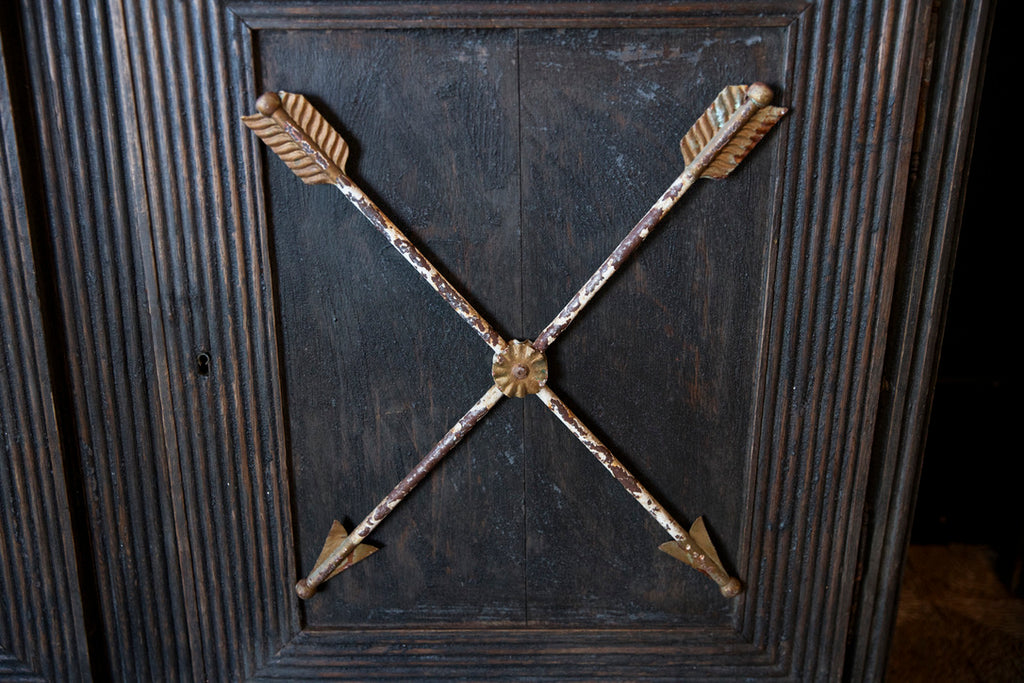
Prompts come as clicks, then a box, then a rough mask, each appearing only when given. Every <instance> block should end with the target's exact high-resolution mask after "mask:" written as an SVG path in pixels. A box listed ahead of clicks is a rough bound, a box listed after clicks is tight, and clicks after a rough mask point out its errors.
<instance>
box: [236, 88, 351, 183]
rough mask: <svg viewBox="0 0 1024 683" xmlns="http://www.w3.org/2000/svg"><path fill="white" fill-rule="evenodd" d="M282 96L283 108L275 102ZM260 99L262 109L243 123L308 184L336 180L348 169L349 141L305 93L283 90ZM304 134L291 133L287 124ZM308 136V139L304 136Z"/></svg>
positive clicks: (246, 117) (259, 103)
mask: <svg viewBox="0 0 1024 683" xmlns="http://www.w3.org/2000/svg"><path fill="white" fill-rule="evenodd" d="M277 98H279V100H278V101H279V102H280V107H279V109H278V108H277V107H275V106H274V104H275V100H277ZM260 100H261V101H268V102H270V105H269V106H268V105H263V104H262V102H258V103H257V106H258V108H259V109H260V112H261V113H258V114H252V115H250V116H243V117H242V123H244V124H245V125H246V126H248V127H249V128H250V129H251V130H252V132H254V133H256V135H258V136H259V137H260V139H262V140H263V142H264V143H266V145H267V146H268V147H270V149H271V150H273V152H274V153H275V154H277V156H279V157H281V160H282V161H284V163H286V164H288V168H290V169H291V170H292V171H293V172H294V173H295V175H297V176H299V178H301V179H302V182H304V183H306V184H307V185H322V184H328V185H330V184H333V183H334V181H335V178H337V176H338V174H340V173H344V172H345V162H346V161H348V144H347V143H346V142H345V139H344V138H342V137H341V135H339V134H338V132H337V131H336V130H334V128H332V127H331V125H330V124H329V123H327V121H326V119H324V117H323V116H321V115H320V112H318V111H317V110H316V107H314V106H313V105H312V104H310V103H309V100H307V99H306V98H305V97H303V96H302V95H296V94H295V93H290V92H283V91H282V92H279V93H277V96H276V97H275V96H274V95H273V93H269V94H268V95H264V96H263V97H261V98H260ZM286 123H289V124H291V125H292V126H294V128H295V131H296V132H297V133H299V134H300V136H299V139H296V135H295V134H292V133H289V132H288V130H287V129H286V126H285V124H286ZM302 137H305V140H302Z"/></svg>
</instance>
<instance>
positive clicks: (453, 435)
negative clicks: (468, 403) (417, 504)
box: [295, 386, 504, 599]
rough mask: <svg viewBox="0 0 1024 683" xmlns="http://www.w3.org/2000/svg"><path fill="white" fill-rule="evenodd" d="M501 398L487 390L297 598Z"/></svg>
mask: <svg viewBox="0 0 1024 683" xmlns="http://www.w3.org/2000/svg"><path fill="white" fill-rule="evenodd" d="M503 396H504V394H502V393H501V390H500V389H498V387H496V386H492V387H491V388H490V389H488V390H487V393H485V394H484V395H483V396H482V397H481V398H480V400H479V401H477V402H476V404H474V405H473V407H472V408H470V409H469V411H468V412H467V413H466V414H465V415H463V416H462V418H461V419H459V421H458V422H456V423H455V425H454V426H453V427H452V428H451V429H449V430H448V433H447V434H445V435H444V436H443V437H442V438H441V440H440V441H438V442H437V443H436V444H435V445H434V447H433V448H431V449H430V452H429V453H427V454H426V455H425V456H424V457H423V459H422V460H420V461H419V463H417V465H416V466H415V467H414V468H412V470H411V471H410V472H409V474H407V475H405V478H404V479H402V481H400V482H399V483H398V484H397V485H396V486H395V488H393V489H392V490H391V493H389V494H388V495H387V496H385V497H384V499H383V500H381V501H380V503H378V504H377V507H375V508H374V509H373V511H372V512H370V514H368V515H367V516H366V518H365V519H364V520H363V521H362V522H360V523H359V526H357V527H356V528H355V529H353V530H352V533H351V534H349V535H348V538H346V539H345V541H344V542H343V543H342V544H341V545H339V546H338V547H337V548H335V549H334V551H333V552H332V553H331V554H330V555H328V556H327V557H325V558H324V560H323V561H322V562H320V563H319V564H317V566H316V567H314V568H313V570H312V571H310V572H309V574H308V575H307V576H306V578H304V579H302V580H301V581H299V582H298V583H297V584H296V585H295V592H296V593H298V595H299V597H300V598H303V599H306V598H310V597H312V595H313V593H315V592H316V589H317V586H319V585H320V584H321V583H323V582H324V581H326V580H327V578H328V577H330V575H331V574H332V573H333V572H334V570H335V569H337V568H338V566H339V565H340V564H341V563H342V562H344V560H345V558H346V557H348V555H349V554H350V553H352V551H353V550H355V548H356V546H358V545H359V544H360V543H362V542H363V541H364V540H366V537H367V536H369V535H370V533H371V532H373V530H374V529H376V528H377V525H378V524H380V523H381V522H382V521H384V518H386V517H387V516H388V515H389V514H391V511H392V510H394V509H395V508H396V507H398V504H399V503H401V502H402V501H403V500H405V497H406V496H408V495H409V493H410V492H411V491H412V490H413V489H414V488H416V486H417V485H418V484H419V483H420V482H421V481H423V479H424V477H426V476H427V475H428V474H429V473H430V471H431V470H432V469H434V467H435V466H436V465H437V464H438V463H439V462H441V460H442V459H443V458H444V456H446V455H447V454H448V453H449V452H450V451H451V450H452V449H453V448H455V446H456V444H458V443H459V441H461V440H462V437H464V436H465V435H466V434H467V433H468V432H469V431H470V430H471V429H473V427H474V426H476V423H477V422H479V421H480V420H481V419H483V417H484V415H486V414H487V413H488V412H490V410H491V408H493V407H494V406H495V405H497V403H498V401H500V400H501V398H502V397H503Z"/></svg>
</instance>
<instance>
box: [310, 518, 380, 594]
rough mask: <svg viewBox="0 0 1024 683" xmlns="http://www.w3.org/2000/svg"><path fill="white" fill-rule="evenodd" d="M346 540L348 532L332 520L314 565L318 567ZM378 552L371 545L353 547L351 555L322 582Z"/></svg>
mask: <svg viewBox="0 0 1024 683" xmlns="http://www.w3.org/2000/svg"><path fill="white" fill-rule="evenodd" d="M346 538H348V532H347V531H345V527H344V526H342V524H341V522H339V521H338V520H334V524H332V525H331V530H330V531H329V532H328V533H327V542H326V543H324V549H323V550H321V551H320V557H318V558H316V565H317V566H318V565H320V564H321V563H322V562H324V561H325V560H326V559H327V558H328V557H330V556H331V554H332V553H333V552H334V551H335V549H337V548H338V547H339V546H341V544H342V543H344V542H345V539H346ZM378 550H379V548H375V547H373V546H372V545H364V544H362V543H360V544H359V545H357V546H356V547H355V549H354V550H353V551H352V552H351V553H349V554H348V556H347V557H345V559H344V560H342V562H341V564H339V565H338V567H337V569H335V570H334V571H333V572H331V573H330V574H329V575H328V576H327V578H325V579H324V581H326V580H327V579H329V578H331V577H332V576H337V575H338V574H340V573H341V572H343V571H345V570H346V569H348V568H349V567H351V566H352V565H354V564H355V563H356V562H359V561H361V560H365V559H366V558H367V557H369V556H370V555H372V554H374V553H375V552H377V551H378Z"/></svg>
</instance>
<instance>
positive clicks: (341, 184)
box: [334, 173, 506, 353]
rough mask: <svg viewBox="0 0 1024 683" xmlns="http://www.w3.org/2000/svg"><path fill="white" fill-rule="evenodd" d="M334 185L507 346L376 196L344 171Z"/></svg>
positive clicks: (483, 334) (479, 327)
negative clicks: (369, 193) (376, 201)
mask: <svg viewBox="0 0 1024 683" xmlns="http://www.w3.org/2000/svg"><path fill="white" fill-rule="evenodd" d="M334 186H335V187H337V188H338V189H339V190H341V193H342V194H344V195H345V198H346V199H348V200H349V201H350V202H351V203H352V204H353V206H355V207H356V209H358V210H359V213H361V214H363V216H365V217H366V219H367V220H368V221H370V223H371V224H372V225H373V227H375V228H377V230H378V231H379V232H380V233H381V234H382V235H384V237H385V239H387V241H388V242H389V243H390V244H391V246H393V247H394V248H395V249H396V250H397V251H398V253H399V254H401V255H402V257H403V258H405V260H406V261H408V262H409V264H410V265H411V266H412V267H413V268H414V269H415V270H416V272H417V273H419V274H420V277H422V278H423V279H424V280H426V281H427V284H429V285H430V286H431V288H433V290H434V291H435V292H437V293H438V294H440V295H441V298H442V299H444V300H445V301H446V302H448V305H449V306H451V307H452V308H453V309H454V310H455V312H456V313H457V314H458V315H459V317H460V318H462V319H463V320H465V321H466V322H467V323H468V324H469V326H470V327H472V328H473V330H474V331H475V332H476V333H477V334H478V335H480V338H481V339H483V340H484V342H485V343H486V344H487V345H488V346H489V347H491V349H492V350H493V351H494V352H495V353H500V352H501V351H503V350H504V349H505V346H506V343H505V340H504V339H502V337H501V335H500V334H498V332H497V330H495V329H494V326H492V325H491V324H490V323H489V322H487V320H485V319H484V317H483V316H482V315H480V313H479V312H478V311H477V310H476V309H475V308H474V307H473V305H472V304H470V303H469V301H467V300H466V297H464V296H462V294H461V293H460V292H459V291H458V290H457V289H455V287H453V286H452V284H451V283H450V282H448V280H447V278H445V276H444V275H442V274H441V273H440V271H438V270H437V268H435V267H434V264H432V263H431V262H430V261H429V260H428V259H427V257H426V256H424V255H423V253H422V252H420V250H419V249H417V248H416V245H414V244H413V243H412V241H410V240H409V238H408V237H406V236H405V235H404V234H403V233H402V231H401V230H399V229H398V227H397V226H396V225H395V224H394V223H393V222H392V221H391V219H390V218H388V217H387V215H386V214H385V213H384V212H383V211H381V209H380V208H379V207H378V206H377V205H376V204H374V203H373V200H371V199H370V198H369V197H368V196H367V195H366V193H365V192H363V191H362V189H360V188H359V186H358V185H356V184H355V183H354V182H352V179H351V178H349V177H348V176H347V175H345V174H344V173H342V174H340V175H339V176H338V177H337V178H336V179H335V180H334Z"/></svg>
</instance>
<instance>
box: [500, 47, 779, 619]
mask: <svg viewBox="0 0 1024 683" xmlns="http://www.w3.org/2000/svg"><path fill="white" fill-rule="evenodd" d="M786 47H787V46H786V32H785V30H783V29H779V30H766V29H751V28H744V29H740V28H737V29H703V30H701V29H694V30H686V31H680V30H637V29H631V30H601V31H583V30H580V31H567V32H550V31H527V32H524V33H523V34H522V37H521V44H520V50H519V51H520V59H521V66H520V68H521V73H522V76H521V89H522V95H521V101H522V103H523V143H522V150H523V151H522V154H523V176H524V180H523V197H524V199H523V203H524V207H523V225H524V230H525V234H524V244H529V245H536V246H535V247H534V248H532V249H530V250H528V251H527V252H526V253H525V254H524V258H525V266H524V269H525V282H526V285H525V286H524V292H523V298H524V302H525V306H526V313H525V315H526V318H527V320H528V327H529V328H530V329H531V330H532V331H537V330H540V329H541V328H542V327H543V326H544V325H545V324H546V323H547V322H548V321H549V320H550V319H551V318H552V317H554V316H555V315H556V314H557V312H558V311H559V310H560V309H561V307H562V305H563V304H564V303H565V302H566V301H567V300H568V299H569V297H570V296H571V295H572V294H573V293H574V292H575V291H576V290H577V288H578V287H579V286H580V285H581V284H582V283H583V282H584V281H585V280H586V278H587V277H588V276H589V275H590V273H591V272H593V270H594V269H595V268H596V267H597V266H598V265H599V264H600V263H601V261H602V260H603V259H604V258H605V257H606V256H607V255H608V254H609V253H610V252H611V251H612V249H614V247H615V246H616V245H617V244H618V242H619V240H620V239H621V238H622V237H623V236H624V235H625V234H626V232H627V231H628V230H629V228H631V227H632V226H633V224H634V223H635V222H636V221H637V220H638V219H639V218H640V217H641V216H642V215H643V214H644V213H645V212H646V211H647V209H648V207H649V206H650V205H651V204H653V203H654V201H655V200H656V199H657V198H658V197H659V195H660V194H661V192H662V191H663V190H664V189H665V188H666V187H667V186H668V185H669V183H671V181H672V180H674V179H675V177H676V176H677V175H678V174H679V173H680V172H682V169H683V166H684V162H683V160H682V156H681V154H680V152H679V139H680V138H681V137H682V136H683V135H684V134H685V133H686V131H687V130H688V129H689V127H690V125H692V123H693V122H694V121H695V120H696V119H697V118H698V117H699V116H700V115H701V114H702V113H703V110H704V109H705V108H706V107H707V106H708V104H710V103H711V102H712V101H713V100H714V98H715V97H716V96H717V94H718V92H719V90H720V89H721V88H722V87H723V86H724V85H727V84H732V83H747V82H750V81H751V80H753V79H754V78H755V76H753V74H757V75H756V78H757V79H763V80H766V81H768V82H770V83H773V84H776V87H778V85H779V84H781V83H782V82H783V80H784V76H785V69H784V65H785V62H786ZM778 96H779V98H780V101H781V102H783V103H785V102H786V98H787V96H788V95H787V93H786V92H785V91H783V92H781V93H779V95H778ZM785 126H786V123H783V124H780V127H779V128H778V129H777V130H776V131H773V133H772V137H771V139H769V140H768V141H766V142H765V143H764V145H763V147H762V148H761V149H759V150H758V151H757V152H756V153H755V155H754V156H753V157H752V158H750V159H749V160H747V161H745V162H744V163H743V165H742V166H741V168H740V170H739V171H737V172H736V173H735V174H733V175H732V176H730V178H729V179H727V180H723V181H714V182H703V183H699V184H697V185H696V186H695V187H694V189H693V190H692V191H691V193H689V194H688V195H686V196H685V197H684V198H683V200H682V201H681V202H680V205H679V206H677V207H676V209H675V210H674V212H673V213H672V214H670V216H669V217H668V218H667V219H666V220H665V221H663V223H662V224H661V225H660V226H659V227H658V229H657V232H655V233H654V234H653V235H652V236H651V237H650V238H649V239H648V240H647V242H645V244H644V246H643V247H642V249H641V251H640V252H638V253H637V254H636V255H635V256H634V257H633V259H632V260H631V261H630V262H629V263H628V264H627V266H626V267H625V268H624V269H623V270H622V271H621V272H620V273H619V274H618V275H617V276H616V279H615V280H614V281H612V282H611V283H610V284H609V285H608V287H607V288H606V289H605V290H603V291H602V293H601V294H600V295H599V296H598V297H597V298H596V299H595V300H594V301H593V302H592V303H591V304H590V306H589V308H588V309H587V310H586V311H585V313H584V314H583V315H582V316H581V318H580V319H579V320H577V322H576V323H574V326H573V327H572V328H570V329H569V331H567V332H566V334H565V335H564V336H563V337H561V338H560V340H559V341H558V342H556V344H555V345H554V346H553V347H552V348H551V351H550V353H549V358H550V360H551V367H552V384H553V386H554V387H555V388H556V391H558V392H559V393H560V394H561V395H562V396H563V397H564V398H565V399H566V400H568V401H570V403H571V404H572V405H574V406H575V407H576V410H578V414H579V415H580V416H581V417H584V419H585V421H586V422H587V423H588V424H589V425H590V426H591V428H592V429H595V430H596V431H597V432H598V433H599V434H600V435H602V437H603V438H604V439H605V441H606V443H607V444H608V445H609V446H610V447H612V449H613V450H614V451H615V452H616V453H617V454H618V456H619V458H620V459H622V460H623V461H624V462H625V463H627V465H628V466H629V467H630V468H631V469H632V470H633V471H634V473H635V474H637V476H639V477H640V478H641V480H642V481H645V482H646V483H647V484H648V486H649V488H650V489H651V490H652V492H654V493H655V495H657V496H658V498H659V500H660V501H661V502H662V503H663V504H665V505H667V506H668V508H669V509H670V511H671V512H672V513H673V514H674V516H676V517H677V518H678V519H679V520H681V521H682V522H683V523H686V522H692V520H693V519H694V518H696V517H697V516H698V515H699V514H705V515H706V516H707V521H708V524H709V528H710V529H712V531H713V533H714V534H715V536H716V540H717V541H718V545H719V549H720V550H721V551H723V557H724V558H725V559H726V561H727V563H728V564H729V566H730V568H731V569H732V570H735V567H736V559H737V553H738V551H739V538H740V527H741V524H742V522H743V510H744V509H745V508H746V501H745V496H746V486H745V482H744V479H745V473H746V471H747V463H748V460H749V458H750V453H751V444H750V441H751V438H752V435H753V433H754V431H755V425H754V424H753V422H752V420H753V417H754V414H755V412H754V409H755V406H754V400H755V397H756V394H757V386H756V380H757V373H756V370H757V365H758V360H759V351H758V349H759V348H760V345H761V339H762V337H763V332H762V329H761V327H762V320H763V317H764V307H765V291H764V287H765V268H766V262H765V257H766V255H767V254H768V252H769V246H770V242H771V239H772V238H773V236H774V232H775V223H774V221H773V212H774V208H775V207H774V204H773V202H774V201H775V198H776V197H777V195H778V186H779V182H780V180H779V178H778V176H777V173H776V170H777V169H778V167H779V163H778V150H779V149H780V143H781V142H782V141H784V140H785V135H784V132H783V131H784V129H785ZM537 408H538V407H537V406H536V405H530V406H528V410H527V422H528V424H529V429H528V430H527V437H526V438H527V448H526V451H527V453H530V454H531V461H530V466H529V475H530V480H529V489H528V493H529V497H528V503H529V511H528V519H529V521H530V523H531V526H532V528H533V529H534V533H532V534H531V536H530V542H531V548H530V549H529V550H530V561H531V567H533V568H534V569H533V571H531V572H530V575H529V599H530V613H531V619H536V620H537V621H538V622H541V623H545V622H546V623H589V624H597V623H605V624H623V623H635V622H654V623H658V622H661V623H678V622H679V621H680V620H682V621H687V620H689V621H693V622H700V623H709V624H710V623H723V622H724V621H726V620H727V619H728V618H729V615H730V614H731V611H732V609H733V607H734V603H731V602H729V601H726V600H723V599H722V597H721V595H720V593H719V591H718V587H717V586H716V585H715V584H714V583H712V582H710V581H708V580H707V579H704V578H703V577H701V576H700V575H698V574H696V573H695V572H693V571H692V570H690V569H689V568H688V567H686V566H685V565H683V564H682V563H679V562H677V561H676V560H674V559H672V558H670V557H669V556H668V555H665V554H664V553H661V552H659V551H658V549H657V546H658V544H660V543H662V542H664V541H666V540H669V537H668V536H667V535H666V534H665V532H664V531H663V530H662V529H661V528H660V527H659V526H658V525H657V523H656V522H655V521H654V520H653V519H651V518H650V517H649V516H648V515H647V514H646V513H645V512H644V510H643V509H642V508H641V507H640V506H638V505H637V504H636V503H635V501H633V499H632V498H630V497H629V496H628V495H626V494H625V492H624V491H623V490H621V487H620V486H619V484H618V483H617V482H615V480H614V479H613V478H611V477H610V476H608V474H607V473H606V472H605V471H604V469H603V468H602V467H600V466H599V464H598V463H597V461H596V460H595V459H594V458H593V457H592V456H590V454H589V453H588V452H587V451H585V450H584V449H583V448H582V446H581V445H580V444H579V443H578V442H577V441H576V440H575V439H574V438H573V437H572V436H571V435H570V434H569V433H568V432H567V431H566V430H565V429H564V428H563V427H562V425H561V424H560V423H558V422H557V421H555V420H554V419H553V416H552V415H548V414H545V412H546V411H544V410H543V409H540V410H538V409H537ZM593 563H600V566H601V567H602V569H601V571H600V572H593V571H591V567H592V566H593Z"/></svg>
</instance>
